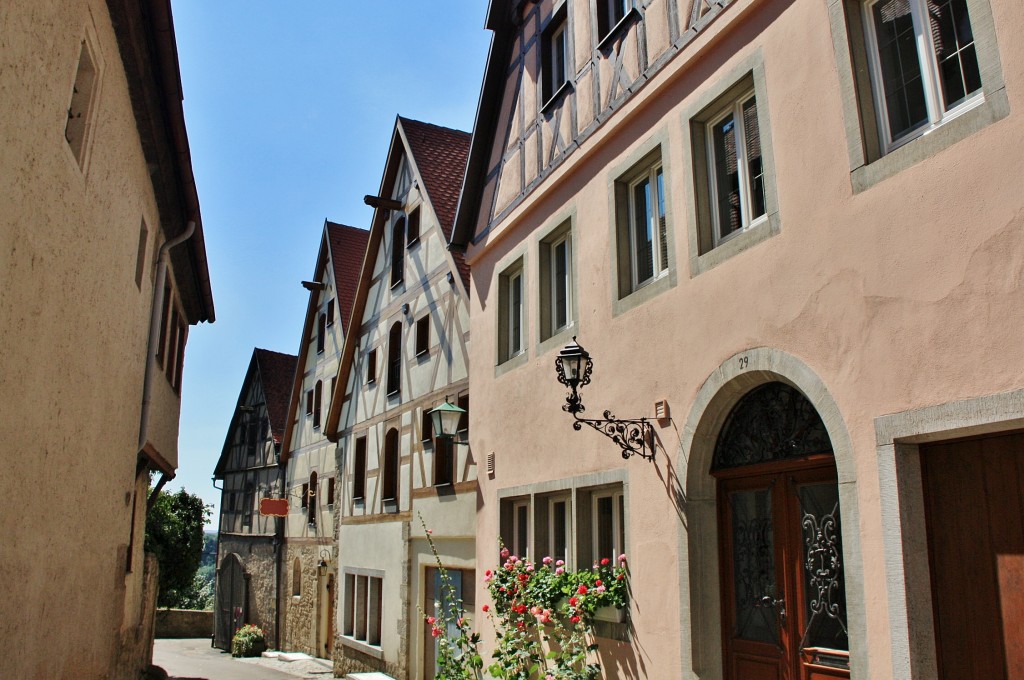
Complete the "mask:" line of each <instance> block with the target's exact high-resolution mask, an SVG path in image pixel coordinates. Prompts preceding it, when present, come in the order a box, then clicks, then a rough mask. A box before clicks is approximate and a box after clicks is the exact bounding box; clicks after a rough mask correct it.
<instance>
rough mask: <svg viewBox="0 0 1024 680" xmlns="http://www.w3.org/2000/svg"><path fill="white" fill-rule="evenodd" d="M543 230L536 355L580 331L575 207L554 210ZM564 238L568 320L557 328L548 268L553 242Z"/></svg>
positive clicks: (539, 245) (538, 240)
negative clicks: (567, 250) (567, 281)
mask: <svg viewBox="0 0 1024 680" xmlns="http://www.w3.org/2000/svg"><path fill="white" fill-rule="evenodd" d="M539 232H540V234H542V235H541V236H540V237H539V238H537V239H536V241H537V261H538V267H537V269H538V275H537V302H538V310H539V314H540V317H539V323H538V324H537V354H538V356H539V355H541V354H544V353H545V352H548V351H550V350H552V349H554V348H556V347H561V346H562V345H564V344H566V343H567V342H568V341H569V340H570V339H571V338H572V336H573V335H578V334H579V332H580V331H579V327H580V319H579V313H578V308H579V305H578V303H577V300H578V291H579V277H578V276H577V275H576V272H577V271H578V266H577V257H576V251H577V244H578V243H579V237H578V229H577V228H576V208H575V206H573V207H570V208H568V209H566V210H564V211H562V212H559V213H557V214H556V215H555V216H554V217H553V218H552V219H551V220H549V221H548V223H547V224H546V225H545V227H544V228H542V229H540V230H539ZM563 238H564V239H566V242H567V243H568V244H569V293H568V297H569V301H568V304H569V309H568V317H569V320H568V322H567V323H566V325H565V326H564V327H562V328H560V329H552V326H553V325H554V320H553V318H552V313H553V307H554V304H553V298H552V295H553V292H554V291H553V285H552V283H553V279H552V276H553V272H552V270H551V261H552V257H551V250H552V247H553V246H554V245H556V244H557V243H559V242H561V241H562V239H563Z"/></svg>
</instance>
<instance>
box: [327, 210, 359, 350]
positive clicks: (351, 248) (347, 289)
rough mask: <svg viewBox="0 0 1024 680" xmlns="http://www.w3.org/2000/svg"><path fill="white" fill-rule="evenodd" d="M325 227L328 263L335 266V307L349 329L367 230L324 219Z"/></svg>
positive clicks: (343, 330) (343, 328) (344, 326)
mask: <svg viewBox="0 0 1024 680" xmlns="http://www.w3.org/2000/svg"><path fill="white" fill-rule="evenodd" d="M324 228H325V230H326V232H327V246H328V248H329V249H330V255H331V265H332V266H333V268H334V287H335V289H336V290H337V294H338V309H339V311H340V312H341V315H340V316H341V330H342V332H343V333H348V324H349V318H350V317H351V316H352V307H353V305H354V304H355V299H356V289H357V288H358V285H359V269H360V267H362V264H363V256H364V255H365V254H366V244H367V242H368V241H369V239H370V232H368V231H366V230H365V229H357V228H355V227H349V226H345V225H344V224H335V223H334V222H331V221H327V222H326V224H325V225H324Z"/></svg>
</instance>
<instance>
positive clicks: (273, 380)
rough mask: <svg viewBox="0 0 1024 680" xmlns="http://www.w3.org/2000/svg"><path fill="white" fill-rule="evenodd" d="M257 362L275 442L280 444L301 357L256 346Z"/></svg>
mask: <svg viewBox="0 0 1024 680" xmlns="http://www.w3.org/2000/svg"><path fill="white" fill-rule="evenodd" d="M255 354H256V357H255V359H256V363H257V364H258V366H259V371H260V380H261V382H262V383H263V394H264V396H265V397H266V399H267V417H268V418H269V419H270V432H271V435H272V436H273V437H274V443H275V444H280V443H281V439H282V438H283V437H284V429H285V425H286V423H287V421H288V401H289V399H290V398H291V394H292V381H293V380H294V379H295V369H296V365H297V363H298V361H299V358H298V357H297V356H295V355H293V354H282V353H281V352H272V351H271V350H269V349H260V348H258V347H257V348H256V351H255Z"/></svg>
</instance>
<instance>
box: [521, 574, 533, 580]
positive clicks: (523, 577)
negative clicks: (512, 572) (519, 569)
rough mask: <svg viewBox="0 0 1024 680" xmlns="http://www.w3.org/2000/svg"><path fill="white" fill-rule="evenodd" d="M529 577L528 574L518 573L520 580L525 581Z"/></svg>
mask: <svg viewBox="0 0 1024 680" xmlns="http://www.w3.org/2000/svg"><path fill="white" fill-rule="evenodd" d="M529 578H530V575H529V574H520V575H519V580H520V581H526V580H528V579H529Z"/></svg>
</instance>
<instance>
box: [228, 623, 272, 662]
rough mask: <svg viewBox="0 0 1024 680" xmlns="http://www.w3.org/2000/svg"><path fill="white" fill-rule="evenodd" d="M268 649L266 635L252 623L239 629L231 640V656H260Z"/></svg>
mask: <svg viewBox="0 0 1024 680" xmlns="http://www.w3.org/2000/svg"><path fill="white" fill-rule="evenodd" d="M266 648H267V643H266V633H265V632H264V631H263V629H262V628H260V627H259V626H254V625H252V624H251V623H247V624H245V625H244V626H242V627H241V628H239V629H238V632H236V633H235V637H234V638H232V640H231V656H259V655H260V654H262V653H263V651H264V650H265V649H266Z"/></svg>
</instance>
